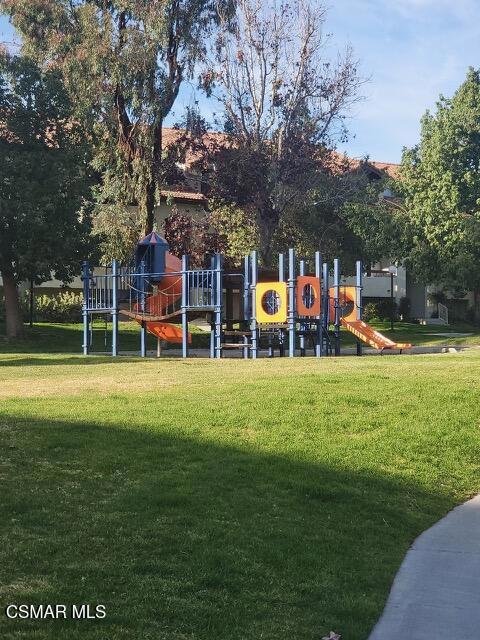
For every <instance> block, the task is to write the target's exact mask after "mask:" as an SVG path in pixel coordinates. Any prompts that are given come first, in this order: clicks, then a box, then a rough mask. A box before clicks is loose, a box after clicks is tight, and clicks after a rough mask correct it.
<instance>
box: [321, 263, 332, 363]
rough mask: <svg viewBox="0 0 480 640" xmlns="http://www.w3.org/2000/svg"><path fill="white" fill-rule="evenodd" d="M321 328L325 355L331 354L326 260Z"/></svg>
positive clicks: (328, 282) (328, 275)
mask: <svg viewBox="0 0 480 640" xmlns="http://www.w3.org/2000/svg"><path fill="white" fill-rule="evenodd" d="M322 291H323V298H322V330H323V338H324V345H325V355H327V356H328V355H330V354H331V346H330V333H329V331H330V269H329V268H328V262H324V263H323V278H322Z"/></svg>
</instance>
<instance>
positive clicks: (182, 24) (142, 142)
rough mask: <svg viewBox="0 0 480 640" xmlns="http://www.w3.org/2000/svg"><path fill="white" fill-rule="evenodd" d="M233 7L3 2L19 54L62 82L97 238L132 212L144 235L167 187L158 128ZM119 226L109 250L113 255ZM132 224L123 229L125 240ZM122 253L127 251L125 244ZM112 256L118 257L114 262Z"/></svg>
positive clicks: (225, 3)
mask: <svg viewBox="0 0 480 640" xmlns="http://www.w3.org/2000/svg"><path fill="white" fill-rule="evenodd" d="M232 5H233V3H232V2H231V0H220V1H219V2H217V0H186V1H184V2H174V1H171V0H152V1H150V2H139V1H138V0H122V1H120V0H114V1H112V2H98V1H94V2H92V1H90V0H75V1H74V2H72V1H70V0H3V2H2V9H3V11H4V12H7V13H8V14H9V15H10V16H11V18H12V21H13V24H14V25H15V27H16V28H17V29H18V30H19V32H20V33H21V35H22V39H23V43H24V49H25V51H27V52H28V53H29V54H30V55H32V56H34V57H35V59H37V60H38V61H40V62H41V63H42V64H44V65H45V66H47V67H50V66H52V65H53V66H55V68H56V69H59V70H60V72H61V73H62V76H63V79H64V82H65V85H66V87H67V90H68V93H69V95H70V96H71V98H72V102H73V104H74V106H75V118H76V119H77V120H78V122H80V123H81V124H82V125H83V126H84V130H85V132H86V135H87V137H88V139H89V142H90V143H91V145H92V147H93V150H94V156H93V163H92V164H93V167H94V169H95V170H96V171H97V172H98V174H99V176H100V182H99V187H98V189H97V190H96V191H95V199H96V203H97V208H96V212H97V213H98V214H99V216H100V221H99V223H98V230H99V233H101V234H103V235H105V233H108V229H109V228H108V225H106V224H105V219H108V218H109V216H110V213H111V206H112V205H113V206H119V207H120V208H125V207H128V206H129V205H138V207H139V208H140V211H141V215H142V218H143V227H144V230H145V231H146V232H149V231H151V230H152V228H153V222H154V207H155V204H156V203H157V202H158V201H159V189H160V186H161V184H162V181H163V180H164V178H165V167H164V166H163V157H162V124H163V121H164V119H165V118H166V116H167V115H168V114H169V112H170V110H171V108H172V106H173V104H174V102H175V100H176V98H177V95H178V92H179V89H180V86H181V83H182V81H183V80H184V79H185V78H188V77H192V74H193V72H194V69H195V65H196V63H197V62H198V60H200V59H201V58H202V57H203V56H204V55H205V46H206V42H207V40H208V34H209V33H210V32H211V30H212V29H213V28H214V26H215V23H216V20H217V7H218V9H221V10H222V11H223V12H224V13H225V15H226V16H229V15H230V13H231V10H232ZM122 222H123V219H122V218H121V217H120V218H118V219H117V220H116V224H115V227H114V228H113V230H112V235H113V238H112V244H113V245H114V246H115V247H116V248H118V250H119V251H120V252H124V251H125V247H118V229H119V228H120V229H121V228H122ZM130 232H131V228H130V224H129V222H128V221H127V222H126V233H127V236H128V234H130ZM127 244H128V243H127ZM116 257H120V256H119V255H117V256H116Z"/></svg>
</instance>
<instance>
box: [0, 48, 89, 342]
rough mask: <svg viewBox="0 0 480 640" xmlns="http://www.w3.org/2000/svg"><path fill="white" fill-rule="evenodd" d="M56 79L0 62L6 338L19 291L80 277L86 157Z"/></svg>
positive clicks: (13, 332) (12, 329)
mask: <svg viewBox="0 0 480 640" xmlns="http://www.w3.org/2000/svg"><path fill="white" fill-rule="evenodd" d="M70 115H71V111H70V103H69V100H68V97H67V95H66V93H65V91H64V88H63V84H62V82H61V77H60V76H59V73H58V72H57V71H55V70H50V71H46V72H41V71H40V70H39V69H38V68H37V67H36V65H35V64H33V63H32V61H31V60H28V59H25V58H23V57H10V56H8V55H7V54H5V53H4V54H2V55H0V157H1V158H2V162H1V163H0V273H1V276H2V280H3V288H4V296H5V303H6V320H7V327H6V329H7V336H8V337H15V336H18V335H19V334H20V333H21V332H22V327H23V325H22V319H21V313H20V309H19V301H18V290H17V285H18V283H19V282H21V281H23V280H27V279H28V280H34V281H35V282H37V283H40V282H42V281H45V280H48V279H50V277H51V273H52V271H53V272H55V274H56V276H57V277H58V278H59V279H61V280H64V281H65V280H67V281H68V280H69V279H71V277H72V276H73V275H75V274H76V273H78V271H79V269H80V263H81V260H82V259H83V258H84V257H85V256H86V255H87V253H88V244H89V232H90V225H89V219H88V216H87V215H86V214H85V213H83V214H82V213H81V211H80V210H81V206H82V202H83V196H84V195H85V194H86V193H88V186H89V183H88V176H87V172H86V168H87V163H88V157H87V154H86V150H85V148H84V146H83V144H82V136H81V135H80V132H79V130H78V128H77V127H76V126H75V125H73V124H72V123H71V120H70Z"/></svg>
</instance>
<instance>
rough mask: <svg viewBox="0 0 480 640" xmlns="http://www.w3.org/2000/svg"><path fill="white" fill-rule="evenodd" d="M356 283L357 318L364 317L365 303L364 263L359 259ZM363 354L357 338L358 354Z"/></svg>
mask: <svg viewBox="0 0 480 640" xmlns="http://www.w3.org/2000/svg"><path fill="white" fill-rule="evenodd" d="M355 267H356V283H355V286H356V288H355V294H356V295H355V298H356V300H355V306H356V308H357V320H361V319H362V311H363V303H362V289H363V283H362V274H363V265H362V261H361V260H357V262H356V265H355ZM361 355H362V343H361V342H360V340H358V339H357V356H361Z"/></svg>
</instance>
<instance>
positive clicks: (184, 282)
mask: <svg viewBox="0 0 480 640" xmlns="http://www.w3.org/2000/svg"><path fill="white" fill-rule="evenodd" d="M188 278H189V273H188V256H182V307H181V309H182V358H187V357H188V303H189V301H188V292H189V286H188Z"/></svg>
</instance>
